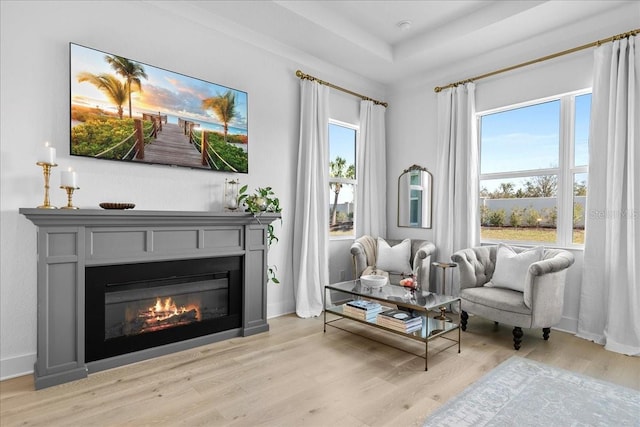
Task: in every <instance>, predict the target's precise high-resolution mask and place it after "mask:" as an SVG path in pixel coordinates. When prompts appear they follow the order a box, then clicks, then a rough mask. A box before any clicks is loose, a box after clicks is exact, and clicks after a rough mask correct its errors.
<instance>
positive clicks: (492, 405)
mask: <svg viewBox="0 0 640 427" xmlns="http://www.w3.org/2000/svg"><path fill="white" fill-rule="evenodd" d="M424 426H438V427H446V426H455V427H462V426H474V427H479V426H536V427H543V426H544V427H546V426H558V427H565V426H575V427H578V426H580V427H582V426H590V427H591V426H616V427H618V426H640V392H638V391H636V390H632V389H629V388H626V387H621V386H618V385H616V384H611V383H608V382H605V381H600V380H596V379H594V378H590V377H587V376H585V375H580V374H577V373H574V372H570V371H566V370H564V369H559V368H554V367H552V366H549V365H545V364H543V363H539V362H536V361H533V360H528V359H523V358H521V357H517V356H513V357H511V358H510V359H508V360H506V361H504V362H503V363H501V364H500V365H498V366H497V367H496V368H495V369H493V370H492V371H491V372H489V373H488V374H486V375H485V376H484V377H482V378H480V379H479V380H478V381H477V382H475V383H474V384H472V385H470V386H469V387H468V388H467V389H465V390H464V391H463V392H462V393H461V394H460V395H458V396H456V397H455V398H453V399H452V400H450V401H449V402H447V403H445V404H444V405H443V406H441V407H440V408H438V409H437V410H436V411H435V412H434V413H433V414H431V416H429V418H427V420H426V421H425V423H424Z"/></svg>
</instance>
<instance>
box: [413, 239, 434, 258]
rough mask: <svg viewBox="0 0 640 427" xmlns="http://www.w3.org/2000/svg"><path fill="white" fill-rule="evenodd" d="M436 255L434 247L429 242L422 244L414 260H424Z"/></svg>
mask: <svg viewBox="0 0 640 427" xmlns="http://www.w3.org/2000/svg"><path fill="white" fill-rule="evenodd" d="M435 253H436V245H434V244H433V243H431V242H424V243H423V244H422V245H420V248H419V249H418V250H417V252H416V258H420V259H425V258H427V257H428V256H430V255H433V254H435Z"/></svg>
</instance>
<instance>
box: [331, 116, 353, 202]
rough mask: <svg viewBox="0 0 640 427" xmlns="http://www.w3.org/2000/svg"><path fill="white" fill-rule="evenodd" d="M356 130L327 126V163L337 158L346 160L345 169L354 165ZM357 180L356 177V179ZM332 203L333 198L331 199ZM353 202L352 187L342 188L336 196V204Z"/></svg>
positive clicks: (334, 125)
mask: <svg viewBox="0 0 640 427" xmlns="http://www.w3.org/2000/svg"><path fill="white" fill-rule="evenodd" d="M356 134H357V132H356V130H355V129H353V128H349V127H346V126H340V125H337V124H335V123H330V124H329V161H334V160H335V159H336V158H337V157H342V158H343V159H345V160H346V167H345V170H346V168H348V167H349V166H350V165H354V166H355V164H356ZM356 178H357V177H356ZM331 201H333V198H331ZM347 202H353V186H344V187H342V190H341V191H340V195H339V196H338V203H347Z"/></svg>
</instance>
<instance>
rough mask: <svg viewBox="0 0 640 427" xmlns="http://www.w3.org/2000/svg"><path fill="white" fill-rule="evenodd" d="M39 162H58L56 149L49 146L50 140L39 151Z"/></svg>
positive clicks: (53, 163) (50, 163)
mask: <svg viewBox="0 0 640 427" xmlns="http://www.w3.org/2000/svg"><path fill="white" fill-rule="evenodd" d="M38 163H47V164H49V165H55V164H56V149H55V148H53V147H49V143H48V142H45V143H44V147H42V149H40V151H39V152H38Z"/></svg>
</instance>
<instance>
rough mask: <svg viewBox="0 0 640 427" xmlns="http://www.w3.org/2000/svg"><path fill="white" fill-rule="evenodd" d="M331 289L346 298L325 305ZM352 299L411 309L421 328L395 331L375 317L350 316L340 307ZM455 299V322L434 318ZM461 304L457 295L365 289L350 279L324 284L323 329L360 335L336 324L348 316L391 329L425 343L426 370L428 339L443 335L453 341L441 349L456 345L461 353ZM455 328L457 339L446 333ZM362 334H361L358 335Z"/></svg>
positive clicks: (394, 288)
mask: <svg viewBox="0 0 640 427" xmlns="http://www.w3.org/2000/svg"><path fill="white" fill-rule="evenodd" d="M331 291H335V292H340V293H343V294H346V296H347V299H346V300H342V301H341V302H340V304H337V305H334V304H331V303H330V305H329V306H327V301H331V299H330V298H327V294H328V293H329V292H331ZM354 299H365V300H372V301H378V302H380V303H381V304H382V305H387V306H389V305H395V306H397V307H398V308H399V309H408V310H411V311H412V312H413V313H417V314H419V315H420V316H421V317H422V328H421V329H420V330H417V331H415V332H410V333H406V332H402V331H398V330H395V329H391V328H387V327H385V326H382V325H378V324H377V323H376V321H375V319H374V320H371V321H369V320H364V319H358V318H356V317H352V316H350V315H349V314H348V313H344V312H343V309H342V308H343V305H344V304H346V303H347V302H348V301H351V300H354ZM456 302H457V304H458V318H457V322H453V321H452V322H449V321H447V322H444V321H441V320H438V319H435V318H433V312H434V311H439V309H440V307H446V306H450V305H453V304H455V303H456ZM461 304H462V303H461V301H460V298H459V297H454V296H449V295H438V294H434V293H432V292H428V291H420V290H416V291H413V292H409V291H408V290H407V289H405V288H403V287H401V286H397V285H390V284H387V285H385V286H383V287H382V288H378V289H372V288H367V287H366V286H363V285H362V284H361V283H360V280H349V281H346V282H340V283H334V284H331V285H327V286H325V289H324V300H323V306H324V311H323V312H324V332H325V333H326V332H327V325H329V326H332V327H334V328H337V329H341V330H343V331H346V332H350V333H353V334H356V335H360V334H358V333H357V332H354V331H351V330H349V329H345V328H343V327H340V326H337V325H336V322H339V321H341V320H344V319H349V320H352V321H354V322H358V323H362V324H365V325H368V326H371V327H374V328H377V329H382V330H384V331H387V332H391V333H393V334H396V335H401V336H404V337H407V338H410V339H412V340H416V341H420V342H423V343H424V345H425V348H424V350H425V351H424V370H425V371H427V370H428V353H429V341H431V340H433V339H435V338H443V339H445V340H449V341H451V342H452V344H450V345H448V346H446V347H445V348H443V349H441V350H440V351H444V350H446V349H448V348H450V347H453V346H454V345H456V344H457V345H458V353H460V314H461V312H462V305H461ZM430 312H431V314H430ZM327 313H331V314H334V315H337V316H338V317H337V318H335V319H333V320H327ZM455 330H457V331H458V333H457V339H454V338H451V337H450V336H447V334H449V333H450V332H452V331H455ZM361 336H364V335H361ZM364 337H365V338H369V339H373V338H370V337H368V336H364ZM374 341H375V340H374ZM383 344H386V345H389V344H387V343H383ZM396 348H397V347H396ZM400 350H402V351H405V350H403V349H400ZM440 351H439V352H440ZM409 353H411V352H409ZM411 354H414V355H416V356H419V357H422V355H419V354H415V353H411Z"/></svg>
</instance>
